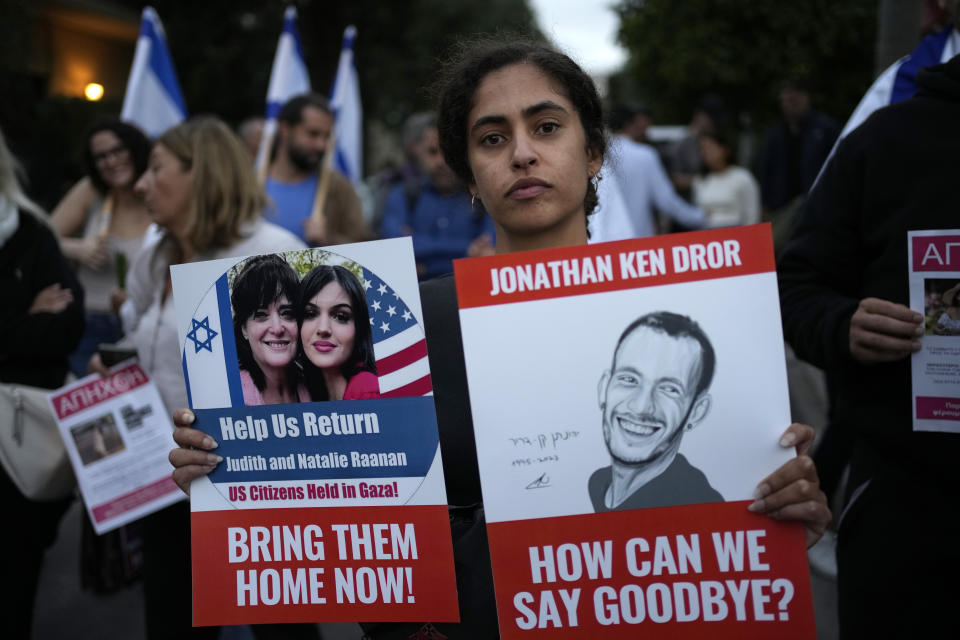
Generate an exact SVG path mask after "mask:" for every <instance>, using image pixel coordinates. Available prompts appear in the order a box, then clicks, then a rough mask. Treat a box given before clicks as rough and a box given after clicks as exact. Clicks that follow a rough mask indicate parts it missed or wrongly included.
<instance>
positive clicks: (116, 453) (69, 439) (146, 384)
mask: <svg viewBox="0 0 960 640" xmlns="http://www.w3.org/2000/svg"><path fill="white" fill-rule="evenodd" d="M47 399H48V400H49V402H50V407H51V409H53V415H54V416H56V419H57V424H58V425H59V427H60V435H61V436H62V437H63V442H64V445H65V446H66V449H67V455H69V456H70V463H71V464H72V465H73V471H74V474H75V475H76V476H77V484H78V485H79V486H80V493H81V494H82V495H83V502H84V504H85V505H86V507H87V513H88V514H89V515H90V522H92V523H93V528H94V531H96V532H97V533H98V534H103V533H106V532H108V531H112V530H113V529H116V528H117V527H120V526H123V525H125V524H127V523H128V522H132V521H134V520H137V519H138V518H142V517H144V516H146V515H149V514H151V513H153V512H155V511H159V510H160V509H163V508H164V507H166V506H168V505H170V504H173V503H174V502H179V501H180V500H183V499H184V498H185V496H184V495H183V492H181V491H180V488H179V487H177V485H176V484H175V483H174V482H173V478H172V477H171V476H170V473H171V472H172V471H173V467H171V466H170V461H169V460H168V459H167V456H168V455H169V454H170V449H172V448H173V447H174V446H176V445H175V444H174V442H173V435H172V434H173V425H172V424H170V418H169V417H168V416H167V411H166V409H164V406H163V402H162V401H161V400H160V393H159V392H158V391H157V388H156V387H155V386H154V384H153V383H152V382H150V379H149V378H148V377H147V374H146V373H145V372H144V371H143V369H141V368H140V365H139V364H137V362H136V360H129V361H127V362H123V363H120V364H118V365H117V366H115V367H112V368H111V369H110V375H108V376H100V375H91V376H87V377H86V378H83V379H81V380H78V381H76V382H74V383H72V384H69V385H67V386H65V387H63V388H61V389H57V390H56V391H54V392H53V393H51V394H50V395H49V396H47Z"/></svg>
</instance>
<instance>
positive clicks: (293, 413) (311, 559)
mask: <svg viewBox="0 0 960 640" xmlns="http://www.w3.org/2000/svg"><path fill="white" fill-rule="evenodd" d="M171 271H172V276H173V290H174V297H175V301H176V309H177V321H178V328H179V331H180V337H181V342H182V349H183V362H184V374H185V376H186V380H187V389H188V394H189V396H190V403H191V407H192V408H193V409H194V412H195V414H196V416H197V421H196V423H195V426H196V427H197V428H199V429H202V430H204V431H205V432H207V433H208V434H209V435H210V436H211V437H212V438H214V439H215V440H216V441H217V442H218V444H219V446H218V447H217V448H216V449H215V452H216V453H217V454H218V455H220V456H221V457H222V458H223V461H222V462H220V463H219V465H218V466H217V468H216V469H215V470H214V471H213V472H212V473H211V474H210V475H209V476H207V477H204V478H201V479H199V480H196V481H194V483H193V485H192V487H191V496H190V497H191V500H190V506H191V512H192V513H191V524H192V534H191V535H192V552H193V596H194V624H195V625H213V624H240V623H272V622H315V621H358V620H362V621H371V622H372V621H423V620H434V621H455V620H457V619H458V615H459V614H458V608H457V590H456V581H455V578H454V572H453V555H452V546H451V541H450V527H449V517H448V514H447V507H446V504H447V501H446V491H445V487H444V479H443V471H442V463H441V457H440V448H439V440H438V435H437V424H436V415H435V413H434V408H433V398H432V397H431V394H432V383H431V380H430V370H429V364H428V361H427V353H426V343H425V340H424V333H423V326H422V320H421V319H422V315H421V309H420V299H419V290H418V283H417V278H416V274H415V270H414V259H413V250H412V245H411V242H410V240H409V238H402V239H395V240H384V241H378V242H371V243H358V244H352V245H343V246H338V247H327V248H324V249H307V250H299V251H291V252H287V253H283V254H271V255H268V256H259V257H252V258H249V259H245V258H237V259H226V260H217V261H211V262H205V263H196V264H190V265H180V266H175V267H172V270H171ZM277 380H281V381H282V382H281V383H280V384H276V383H277ZM278 401H279V402H280V403H278Z"/></svg>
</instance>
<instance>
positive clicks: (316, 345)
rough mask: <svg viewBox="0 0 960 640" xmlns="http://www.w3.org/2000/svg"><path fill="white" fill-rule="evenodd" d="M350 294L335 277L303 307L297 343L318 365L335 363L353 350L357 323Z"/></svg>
mask: <svg viewBox="0 0 960 640" xmlns="http://www.w3.org/2000/svg"><path fill="white" fill-rule="evenodd" d="M353 315H354V314H353V307H352V306H351V305H350V296H348V295H347V292H346V291H344V290H343V287H341V286H340V284H339V283H338V282H336V281H334V282H329V283H327V284H326V285H325V286H324V287H323V288H322V289H320V291H318V292H317V294H316V295H315V296H313V298H311V299H310V302H308V303H307V305H306V307H305V308H304V310H303V324H302V325H301V327H300V343H301V344H302V345H303V352H304V353H305V354H306V356H307V360H309V361H310V362H311V363H313V365H314V366H316V367H317V368H319V369H327V368H331V367H339V366H341V365H342V364H344V363H345V362H346V361H347V358H349V357H350V354H351V353H352V352H353V342H354V338H355V337H356V334H357V327H356V325H355V324H354V321H353Z"/></svg>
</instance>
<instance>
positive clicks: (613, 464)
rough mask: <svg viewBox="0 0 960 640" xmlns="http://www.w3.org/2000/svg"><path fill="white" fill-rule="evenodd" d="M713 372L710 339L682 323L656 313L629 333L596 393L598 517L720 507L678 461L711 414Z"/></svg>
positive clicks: (701, 479) (594, 489)
mask: <svg viewBox="0 0 960 640" xmlns="http://www.w3.org/2000/svg"><path fill="white" fill-rule="evenodd" d="M715 368H716V354H715V351H714V348H713V345H712V344H711V343H710V339H709V338H708V337H707V335H706V333H704V331H703V330H702V329H701V328H700V326H699V325H698V324H697V323H696V322H694V321H693V320H691V319H690V318H689V317H687V316H684V315H680V314H677V313H672V312H669V311H657V312H654V313H649V314H647V315H644V316H641V317H640V318H638V319H636V320H635V321H633V322H632V323H631V324H630V325H629V326H627V328H626V329H625V330H624V331H623V333H622V334H621V335H620V339H619V340H618V342H617V346H616V348H615V349H614V353H613V358H612V362H611V364H610V368H609V369H608V370H606V371H604V373H603V375H602V376H601V378H600V382H599V385H598V389H597V392H598V396H599V403H600V410H601V413H602V422H603V438H604V441H605V442H606V446H607V451H608V452H609V453H610V466H608V467H603V468H601V469H597V470H596V471H595V472H594V473H593V474H592V475H591V476H590V480H589V484H588V490H589V493H590V500H591V502H592V503H593V508H594V510H595V511H597V512H602V511H612V510H625V509H644V508H650V507H664V506H674V505H685V504H702V503H707V502H722V501H723V496H722V495H720V493H719V492H717V491H716V490H715V489H714V488H713V487H712V486H710V482H709V481H708V480H707V478H706V476H705V475H704V474H703V472H701V471H700V470H699V469H697V468H696V467H694V466H692V465H691V464H690V463H689V462H688V461H687V459H686V458H685V457H684V456H683V455H682V454H681V453H679V449H680V443H681V441H682V439H683V436H684V434H685V433H686V432H688V431H690V430H691V429H693V428H694V427H696V426H697V425H699V424H701V423H702V422H703V420H704V418H706V416H707V414H708V413H709V412H710V405H711V398H710V394H709V389H710V383H711V381H712V379H713V374H714V370H715Z"/></svg>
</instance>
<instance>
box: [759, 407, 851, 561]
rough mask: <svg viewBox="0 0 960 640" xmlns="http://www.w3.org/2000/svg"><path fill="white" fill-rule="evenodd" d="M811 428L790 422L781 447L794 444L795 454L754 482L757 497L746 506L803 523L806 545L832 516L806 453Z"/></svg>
mask: <svg viewBox="0 0 960 640" xmlns="http://www.w3.org/2000/svg"><path fill="white" fill-rule="evenodd" d="M813 439H814V431H813V429H812V428H811V427H809V426H807V425H805V424H798V423H794V424H791V425H790V426H789V427H788V428H787V430H786V431H785V432H784V434H783V436H782V437H781V438H780V446H782V447H796V450H797V457H796V458H794V459H793V460H790V461H789V462H787V463H786V464H784V465H783V466H781V467H780V468H779V469H777V470H776V471H774V472H773V473H771V474H770V475H769V476H767V477H766V478H764V479H763V480H762V481H761V482H760V484H759V485H757V489H756V492H755V494H754V496H755V497H756V500H755V501H754V502H753V503H752V504H751V505H750V506H749V507H747V508H748V509H749V510H750V511H753V512H754V513H762V514H765V515H768V516H770V517H771V518H774V519H775V520H798V521H800V522H803V524H804V526H805V527H806V533H807V547H812V546H813V545H814V544H815V543H816V542H817V540H819V539H820V537H821V536H822V535H823V532H824V531H825V530H826V528H827V525H828V524H830V520H831V519H832V517H833V516H832V515H831V514H830V509H829V507H827V496H826V495H824V493H823V491H821V490H820V479H819V477H818V476H817V468H816V466H815V465H814V464H813V460H812V459H811V458H810V456H808V455H806V454H807V451H808V450H809V449H810V446H811V445H812V444H813Z"/></svg>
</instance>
